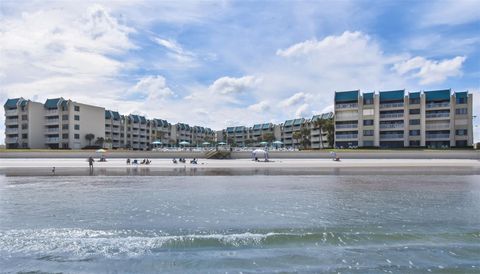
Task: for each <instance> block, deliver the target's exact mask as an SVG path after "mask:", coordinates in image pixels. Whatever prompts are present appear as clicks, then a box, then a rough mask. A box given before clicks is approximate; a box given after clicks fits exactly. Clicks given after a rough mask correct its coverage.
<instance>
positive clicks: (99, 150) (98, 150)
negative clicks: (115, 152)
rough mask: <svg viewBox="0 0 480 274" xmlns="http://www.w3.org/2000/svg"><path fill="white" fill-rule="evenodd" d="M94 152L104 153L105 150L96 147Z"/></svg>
mask: <svg viewBox="0 0 480 274" xmlns="http://www.w3.org/2000/svg"><path fill="white" fill-rule="evenodd" d="M95 152H96V153H105V152H107V151H106V150H105V149H103V148H101V149H97V150H96V151H95Z"/></svg>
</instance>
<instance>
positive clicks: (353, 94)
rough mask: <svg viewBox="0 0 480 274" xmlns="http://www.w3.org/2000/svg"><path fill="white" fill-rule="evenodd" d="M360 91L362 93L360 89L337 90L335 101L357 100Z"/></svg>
mask: <svg viewBox="0 0 480 274" xmlns="http://www.w3.org/2000/svg"><path fill="white" fill-rule="evenodd" d="M359 93H360V90H352V91H336V92H335V103H343V102H357V101H358V95H359Z"/></svg>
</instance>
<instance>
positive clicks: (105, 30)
mask: <svg viewBox="0 0 480 274" xmlns="http://www.w3.org/2000/svg"><path fill="white" fill-rule="evenodd" d="M42 2H43V1H8V0H7V1H2V2H1V3H0V44H1V46H0V99H1V100H6V98H9V97H19V96H22V97H24V98H27V99H34V100H39V101H43V100H45V99H46V98H49V97H58V96H63V97H64V98H69V99H72V100H76V101H80V102H86V103H91V104H96V105H100V106H105V107H107V108H110V109H114V110H119V111H121V112H122V113H138V114H144V115H147V116H148V117H150V118H162V119H167V120H169V121H171V122H187V123H190V124H192V125H203V126H210V127H212V128H214V129H221V128H224V127H226V126H231V125H252V124H253V123H258V122H282V121H284V120H285V119H291V118H295V117H298V116H303V117H311V116H312V115H314V114H317V113H321V112H325V111H328V110H330V109H331V107H332V101H333V93H334V91H335V90H351V89H360V90H362V91H372V90H374V91H379V90H393V89H403V88H404V89H407V91H418V90H432V89H443V88H452V89H453V90H455V91H464V90H469V91H470V92H472V93H474V94H475V96H476V97H475V99H474V103H475V114H476V115H477V116H478V110H479V109H480V103H479V102H480V101H479V100H480V94H479V93H480V80H479V79H480V12H479V11H480V2H478V1H447V0H443V1H377V2H373V3H372V1H215V2H213V1H212V2H210V1H192V2H189V1H170V2H166V1H162V2H161V1H111V2H109V1H58V2H55V1H47V2H43V3H42ZM0 117H1V118H0V119H3V115H1V116H0ZM479 121H480V117H479V118H476V120H475V124H479ZM0 122H1V126H0V127H3V121H0ZM2 129H3V128H2ZM479 135H480V132H479V127H476V136H475V138H476V140H479ZM0 138H3V136H2V137H0ZM0 142H1V140H0Z"/></svg>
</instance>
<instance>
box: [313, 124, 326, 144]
mask: <svg viewBox="0 0 480 274" xmlns="http://www.w3.org/2000/svg"><path fill="white" fill-rule="evenodd" d="M324 121H325V120H323V119H316V120H315V121H314V122H313V127H314V128H315V129H319V130H320V146H321V148H322V149H323V148H324V147H323V133H322V131H323V126H324V124H325V123H324Z"/></svg>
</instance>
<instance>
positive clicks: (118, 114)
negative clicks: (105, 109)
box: [112, 111, 120, 120]
mask: <svg viewBox="0 0 480 274" xmlns="http://www.w3.org/2000/svg"><path fill="white" fill-rule="evenodd" d="M112 115H113V120H120V113H118V111H112Z"/></svg>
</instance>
